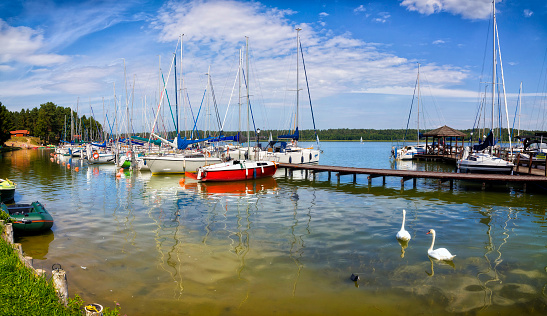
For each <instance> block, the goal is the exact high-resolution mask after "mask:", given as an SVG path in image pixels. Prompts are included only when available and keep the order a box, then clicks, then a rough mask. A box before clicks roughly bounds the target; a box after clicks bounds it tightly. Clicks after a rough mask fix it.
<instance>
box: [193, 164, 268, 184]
mask: <svg viewBox="0 0 547 316" xmlns="http://www.w3.org/2000/svg"><path fill="white" fill-rule="evenodd" d="M276 170H277V164H276V163H275V162H273V161H253V160H231V161H228V162H222V163H217V164H214V165H208V166H204V167H200V168H198V170H197V172H195V173H194V172H186V173H185V175H186V176H187V177H189V178H192V179H195V180H199V181H238V180H248V179H259V178H265V177H271V176H273V175H274V173H275V171H276Z"/></svg>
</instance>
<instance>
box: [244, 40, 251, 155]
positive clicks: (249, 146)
mask: <svg viewBox="0 0 547 316" xmlns="http://www.w3.org/2000/svg"><path fill="white" fill-rule="evenodd" d="M245 55H246V59H247V60H246V68H247V70H246V72H247V80H246V83H247V84H246V85H245V86H246V87H247V154H248V156H247V157H248V158H251V138H250V132H249V127H250V118H251V101H250V100H249V37H248V36H245Z"/></svg>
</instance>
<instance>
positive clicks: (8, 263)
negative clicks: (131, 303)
mask: <svg viewBox="0 0 547 316" xmlns="http://www.w3.org/2000/svg"><path fill="white" fill-rule="evenodd" d="M0 213H3V212H1V211H0ZM3 230H4V226H3V225H1V224H0V233H2V234H3ZM0 280H2V281H1V282H0V315H75V316H81V315H83V301H82V300H81V299H80V297H79V296H76V297H75V298H69V300H68V307H65V306H64V305H63V304H62V303H61V302H60V301H59V298H58V297H57V294H56V292H55V287H54V285H53V282H52V281H51V279H50V280H47V279H46V278H45V277H39V276H36V275H35V274H34V270H32V269H29V268H28V267H26V266H25V265H24V264H23V263H22V262H21V261H20V260H19V256H18V255H17V253H16V252H15V250H14V249H13V247H12V245H11V244H9V243H8V242H6V241H5V240H4V239H3V238H0ZM103 315H105V316H107V315H119V310H118V309H114V310H109V309H108V308H105V311H104V312H103Z"/></svg>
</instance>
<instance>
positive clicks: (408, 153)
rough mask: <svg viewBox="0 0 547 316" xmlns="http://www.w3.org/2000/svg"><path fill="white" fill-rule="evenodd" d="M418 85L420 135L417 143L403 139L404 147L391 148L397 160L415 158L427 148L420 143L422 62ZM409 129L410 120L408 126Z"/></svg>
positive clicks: (417, 80)
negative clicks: (405, 141) (406, 141)
mask: <svg viewBox="0 0 547 316" xmlns="http://www.w3.org/2000/svg"><path fill="white" fill-rule="evenodd" d="M416 87H417V91H418V98H417V99H418V120H417V125H418V136H417V140H418V141H417V144H416V145H405V144H404V140H403V147H402V148H396V147H394V148H393V149H392V150H391V156H392V157H393V158H395V160H412V159H414V155H417V154H425V153H426V148H425V145H424V144H420V64H419V63H418V75H417V77H416ZM410 112H411V113H412V106H411V107H410ZM408 118H409V120H410V114H409V117H408ZM406 128H407V130H408V122H407V126H406ZM405 138H406V132H405Z"/></svg>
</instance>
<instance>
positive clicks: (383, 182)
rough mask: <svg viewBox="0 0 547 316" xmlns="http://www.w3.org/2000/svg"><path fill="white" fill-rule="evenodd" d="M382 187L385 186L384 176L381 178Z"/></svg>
mask: <svg viewBox="0 0 547 316" xmlns="http://www.w3.org/2000/svg"><path fill="white" fill-rule="evenodd" d="M382 185H383V186H384V185H386V176H383V177H382Z"/></svg>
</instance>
